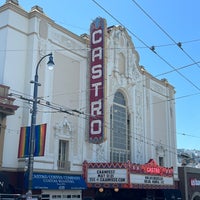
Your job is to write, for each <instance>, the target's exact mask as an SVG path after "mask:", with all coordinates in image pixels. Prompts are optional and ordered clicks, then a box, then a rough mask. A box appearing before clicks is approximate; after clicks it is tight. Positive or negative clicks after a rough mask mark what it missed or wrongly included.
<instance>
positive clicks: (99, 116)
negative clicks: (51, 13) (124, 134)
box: [89, 18, 106, 144]
mask: <svg viewBox="0 0 200 200" xmlns="http://www.w3.org/2000/svg"><path fill="white" fill-rule="evenodd" d="M105 28H106V22H105V20H104V19H103V18H96V19H95V20H94V21H93V23H92V24H91V26H90V37H91V38H90V47H91V56H90V119H89V141H90V142H91V143H94V144H99V143H102V142H103V141H104V123H105V122H104V87H105V86H104V34H105Z"/></svg>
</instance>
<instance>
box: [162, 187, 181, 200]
mask: <svg viewBox="0 0 200 200" xmlns="http://www.w3.org/2000/svg"><path fill="white" fill-rule="evenodd" d="M163 192H164V196H165V197H166V199H176V200H181V199H182V195H181V191H180V190H175V189H165V190H163Z"/></svg>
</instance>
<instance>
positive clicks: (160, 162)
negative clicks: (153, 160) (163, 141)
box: [159, 157, 164, 166]
mask: <svg viewBox="0 0 200 200" xmlns="http://www.w3.org/2000/svg"><path fill="white" fill-rule="evenodd" d="M159 165H160V166H164V159H163V157H159Z"/></svg>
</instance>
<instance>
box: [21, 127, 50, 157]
mask: <svg viewBox="0 0 200 200" xmlns="http://www.w3.org/2000/svg"><path fill="white" fill-rule="evenodd" d="M46 128H47V124H40V125H36V126H35V151H34V156H44V149H45V140H46ZM30 130H31V127H30V126H26V127H21V129H20V138H19V148H18V158H26V157H28V156H29V137H30Z"/></svg>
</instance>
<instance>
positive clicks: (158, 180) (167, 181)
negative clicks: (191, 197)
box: [130, 174, 173, 185]
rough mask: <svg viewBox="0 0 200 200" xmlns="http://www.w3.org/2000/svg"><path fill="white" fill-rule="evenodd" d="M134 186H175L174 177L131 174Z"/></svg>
mask: <svg viewBox="0 0 200 200" xmlns="http://www.w3.org/2000/svg"><path fill="white" fill-rule="evenodd" d="M130 182H131V183H132V184H151V185H173V178H172V177H164V176H148V175H140V174H130Z"/></svg>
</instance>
